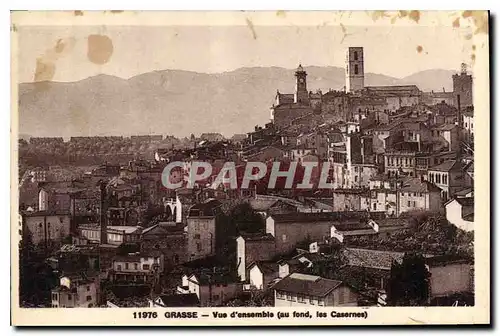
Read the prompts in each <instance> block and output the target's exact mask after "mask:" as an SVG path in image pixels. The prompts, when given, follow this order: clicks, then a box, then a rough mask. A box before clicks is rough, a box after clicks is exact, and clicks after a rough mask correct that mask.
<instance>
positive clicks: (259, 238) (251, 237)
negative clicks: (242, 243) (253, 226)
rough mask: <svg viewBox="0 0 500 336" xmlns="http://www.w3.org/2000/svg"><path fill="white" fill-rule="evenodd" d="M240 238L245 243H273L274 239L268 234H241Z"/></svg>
mask: <svg viewBox="0 0 500 336" xmlns="http://www.w3.org/2000/svg"><path fill="white" fill-rule="evenodd" d="M240 236H241V237H242V238H243V239H245V240H246V241H262V240H269V241H274V237H273V235H272V234H270V233H242V234H241V235H240Z"/></svg>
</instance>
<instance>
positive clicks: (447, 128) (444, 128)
mask: <svg viewBox="0 0 500 336" xmlns="http://www.w3.org/2000/svg"><path fill="white" fill-rule="evenodd" d="M455 127H457V125H455V124H442V125H437V126H434V127H433V129H436V130H440V131H450V130H452V129H454V128H455Z"/></svg>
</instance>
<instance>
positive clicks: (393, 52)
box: [17, 25, 472, 82]
mask: <svg viewBox="0 0 500 336" xmlns="http://www.w3.org/2000/svg"><path fill="white" fill-rule="evenodd" d="M465 29H466V28H452V27H444V26H441V27H440V26H433V27H425V26H418V27H412V26H388V27H369V28H368V27H363V26H345V27H341V26H318V27H313V26H254V27H253V30H252V29H250V27H249V26H245V25H242V26H212V27H210V26H162V27H159V26H67V27H65V26H51V27H48V26H23V27H19V30H18V32H19V34H18V37H19V40H18V46H19V48H18V55H17V56H18V60H19V63H18V64H19V72H18V74H19V77H18V80H19V82H33V81H34V80H35V73H36V71H37V59H39V60H40V59H41V60H44V61H43V62H44V63H47V60H48V62H49V63H52V64H54V69H53V71H51V72H50V76H49V77H50V79H52V80H54V81H63V82H67V81H77V80H81V79H84V78H87V77H90V76H95V75H98V74H101V73H103V74H108V75H114V76H118V77H121V78H130V77H133V76H135V75H138V74H141V73H145V72H150V71H154V70H164V69H180V70H188V71H196V72H205V73H218V72H224V71H232V70H235V69H238V68H241V67H256V66H264V67H268V66H277V67H284V68H289V69H292V68H295V67H296V66H297V64H299V63H302V65H304V66H312V65H315V66H339V67H344V62H345V50H346V48H347V47H349V46H357V47H358V46H360V47H364V57H365V72H372V73H380V74H384V75H389V76H393V77H397V78H402V77H405V76H408V75H411V74H413V73H415V72H418V71H422V70H428V69H455V70H458V69H459V68H460V63H462V62H465V63H470V59H471V50H472V49H471V48H472V42H471V41H468V40H466V39H464V38H463V36H464V35H465V33H467V32H466V31H465ZM93 34H98V35H105V36H107V37H109V39H110V41H111V43H112V53H110V54H109V55H108V56H109V57H108V59H107V60H106V62H92V61H90V60H89V56H88V40H89V39H88V36H89V35H93ZM59 40H60V43H61V42H62V44H63V45H64V48H59V47H60V46H61V44H59V45H58V41H59ZM55 50H57V51H58V52H56V51H55ZM419 50H420V52H419ZM38 78H40V77H38ZM44 79H45V78H44Z"/></svg>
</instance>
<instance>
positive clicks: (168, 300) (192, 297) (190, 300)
mask: <svg viewBox="0 0 500 336" xmlns="http://www.w3.org/2000/svg"><path fill="white" fill-rule="evenodd" d="M160 299H161V301H162V302H163V304H164V305H165V307H198V306H199V305H200V300H198V296H197V295H196V294H194V293H189V294H173V295H160Z"/></svg>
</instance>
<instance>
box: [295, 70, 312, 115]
mask: <svg viewBox="0 0 500 336" xmlns="http://www.w3.org/2000/svg"><path fill="white" fill-rule="evenodd" d="M306 77H307V73H306V72H305V71H304V69H303V68H302V65H301V64H299V67H298V68H297V70H296V71H295V78H296V83H295V94H294V102H295V103H300V104H303V105H309V93H308V92H307V80H306Z"/></svg>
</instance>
